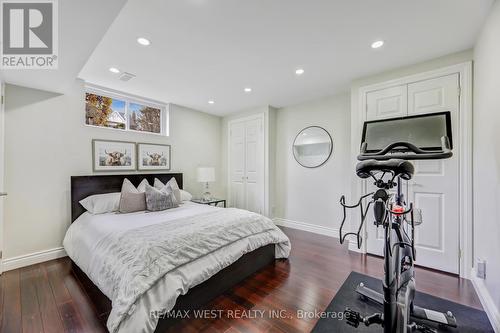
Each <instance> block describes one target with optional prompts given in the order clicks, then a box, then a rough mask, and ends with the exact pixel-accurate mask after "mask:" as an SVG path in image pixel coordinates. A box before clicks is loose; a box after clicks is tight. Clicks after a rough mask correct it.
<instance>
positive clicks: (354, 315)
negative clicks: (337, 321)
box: [344, 308, 363, 328]
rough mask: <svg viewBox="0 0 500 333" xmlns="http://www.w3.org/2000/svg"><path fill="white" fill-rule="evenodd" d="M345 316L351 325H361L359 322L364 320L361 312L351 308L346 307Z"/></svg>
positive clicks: (355, 326)
mask: <svg viewBox="0 0 500 333" xmlns="http://www.w3.org/2000/svg"><path fill="white" fill-rule="evenodd" d="M344 318H345V320H346V322H347V324H348V325H351V326H352V327H354V328H357V327H358V326H359V323H361V322H362V321H363V317H361V314H360V313H359V312H357V311H354V310H351V309H349V308H346V309H345V310H344Z"/></svg>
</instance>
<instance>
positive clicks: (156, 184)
mask: <svg viewBox="0 0 500 333" xmlns="http://www.w3.org/2000/svg"><path fill="white" fill-rule="evenodd" d="M169 185H170V187H171V188H172V192H173V193H174V195H175V199H176V200H177V202H179V203H181V202H182V198H181V190H180V188H179V184H177V181H176V180H175V178H174V177H172V178H170V180H169V181H168V182H167V183H166V184H163V183H162V182H161V180H159V179H158V178H155V182H154V184H153V186H154V187H155V188H156V189H158V190H161V189H163V188H164V187H166V186H169Z"/></svg>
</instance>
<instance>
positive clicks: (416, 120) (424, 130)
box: [361, 111, 453, 153]
mask: <svg viewBox="0 0 500 333" xmlns="http://www.w3.org/2000/svg"><path fill="white" fill-rule="evenodd" d="M443 136H447V137H448V139H449V142H450V149H453V141H452V133H451V114H450V112H449V111H446V112H438V113H430V114H423V115H416V116H408V117H399V118H391V119H382V120H373V121H365V123H364V126H363V135H362V138H361V143H363V142H366V145H367V147H366V152H367V153H376V152H379V151H381V150H382V149H384V148H385V147H387V146H388V145H390V144H392V143H395V142H409V143H411V144H413V145H415V146H417V147H418V148H420V149H422V150H428V151H433V150H441V149H442V147H441V137H443ZM395 151H400V152H401V151H405V148H402V149H396V150H395Z"/></svg>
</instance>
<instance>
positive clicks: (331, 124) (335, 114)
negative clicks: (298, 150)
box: [275, 93, 354, 236]
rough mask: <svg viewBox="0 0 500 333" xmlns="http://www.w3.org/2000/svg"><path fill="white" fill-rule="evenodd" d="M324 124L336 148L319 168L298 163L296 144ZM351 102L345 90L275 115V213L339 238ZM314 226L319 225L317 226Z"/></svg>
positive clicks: (345, 189) (346, 188) (347, 170)
mask: <svg viewBox="0 0 500 333" xmlns="http://www.w3.org/2000/svg"><path fill="white" fill-rule="evenodd" d="M312 125H317V126H321V127H323V128H325V129H326V130H327V131H328V132H329V133H330V135H331V136H332V139H333V152H332V156H331V157H330V159H329V160H328V162H327V163H326V164H324V165H322V166H321V167H319V168H314V169H308V168H304V167H302V166H301V165H299V164H298V163H297V161H295V159H294V157H293V152H292V144H293V141H294V139H295V136H296V135H297V133H299V132H300V131H301V130H302V129H303V128H305V127H307V126H312ZM349 154H350V104H349V94H347V93H344V94H340V95H336V96H331V97H327V98H323V99H319V100H315V101H311V102H306V103H303V104H300V105H296V106H291V107H285V108H281V109H278V112H277V117H276V182H275V187H276V215H275V216H276V217H277V218H279V219H283V220H284V221H281V222H285V224H286V223H287V222H288V223H290V222H291V223H294V222H298V223H299V224H302V225H303V224H306V226H308V225H309V226H313V227H312V229H311V230H319V232H322V231H325V233H327V234H328V233H329V231H330V232H331V233H329V234H332V235H335V236H337V233H336V229H338V227H339V224H340V219H341V216H342V210H341V207H340V204H339V199H340V197H341V195H342V194H347V193H348V191H349V180H348V177H347V176H348V175H349V174H350V173H353V172H354V169H353V166H352V165H351V164H350V163H349ZM315 226H319V229H318V228H316V227H315ZM325 228H328V229H325Z"/></svg>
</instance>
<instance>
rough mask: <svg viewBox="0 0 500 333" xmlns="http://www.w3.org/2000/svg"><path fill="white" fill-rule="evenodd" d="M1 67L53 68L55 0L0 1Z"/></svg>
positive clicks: (54, 59) (55, 23)
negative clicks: (0, 22) (0, 19)
mask: <svg viewBox="0 0 500 333" xmlns="http://www.w3.org/2000/svg"><path fill="white" fill-rule="evenodd" d="M0 16H1V18H2V24H1V28H2V32H1V38H2V43H1V68H2V69H57V63H58V55H57V51H58V38H57V37H58V34H57V32H58V31H57V30H58V29H57V28H58V26H57V0H38V1H32V2H29V0H1V15H0Z"/></svg>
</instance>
